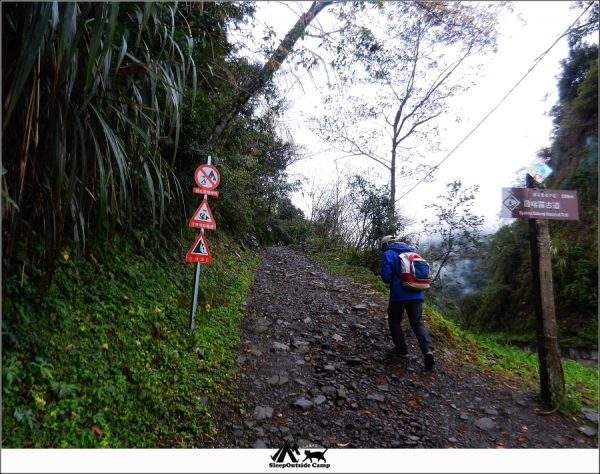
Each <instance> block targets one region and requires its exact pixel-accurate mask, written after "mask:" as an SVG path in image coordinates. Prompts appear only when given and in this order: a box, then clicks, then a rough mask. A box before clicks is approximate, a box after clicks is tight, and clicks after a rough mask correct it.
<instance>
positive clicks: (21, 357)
mask: <svg viewBox="0 0 600 474" xmlns="http://www.w3.org/2000/svg"><path fill="white" fill-rule="evenodd" d="M27 359H29V357H27V356H19V357H17V360H19V361H21V362H25V361H26V360H27Z"/></svg>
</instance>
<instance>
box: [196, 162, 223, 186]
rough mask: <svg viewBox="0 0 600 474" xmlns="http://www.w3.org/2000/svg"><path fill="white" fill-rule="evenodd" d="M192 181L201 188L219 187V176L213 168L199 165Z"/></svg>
mask: <svg viewBox="0 0 600 474" xmlns="http://www.w3.org/2000/svg"><path fill="white" fill-rule="evenodd" d="M194 179H195V180H196V184H197V185H198V186H200V187H201V188H205V189H214V188H216V187H217V186H218V185H219V182H220V181H221V176H220V175H219V172H218V171H217V168H215V167H214V166H211V165H200V166H198V168H197V169H196V172H195V173H194Z"/></svg>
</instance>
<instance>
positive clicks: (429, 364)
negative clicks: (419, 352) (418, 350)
mask: <svg viewBox="0 0 600 474" xmlns="http://www.w3.org/2000/svg"><path fill="white" fill-rule="evenodd" d="M434 364H435V360H434V359H433V353H432V352H431V351H430V352H427V353H426V354H425V367H427V368H429V367H432V366H433V365H434Z"/></svg>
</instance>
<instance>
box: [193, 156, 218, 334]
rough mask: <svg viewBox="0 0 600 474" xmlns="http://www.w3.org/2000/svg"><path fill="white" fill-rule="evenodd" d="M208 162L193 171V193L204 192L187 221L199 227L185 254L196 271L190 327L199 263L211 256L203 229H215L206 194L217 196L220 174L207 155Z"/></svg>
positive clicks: (196, 290)
mask: <svg viewBox="0 0 600 474" xmlns="http://www.w3.org/2000/svg"><path fill="white" fill-rule="evenodd" d="M207 161H208V162H207V163H206V164H205V165H200V166H198V168H197V169H196V172H195V173H194V180H195V181H196V184H197V185H198V187H197V188H193V190H192V191H193V192H194V194H204V199H203V200H202V202H201V203H200V206H199V207H198V209H197V210H196V212H195V213H194V215H193V216H192V218H191V219H190V222H189V226H190V227H195V228H198V229H200V232H199V233H198V237H197V238H196V240H195V241H194V243H193V244H192V246H191V247H190V249H189V250H188V253H187V254H186V256H185V261H186V262H192V263H196V273H195V276H194V297H193V299H192V314H191V316H190V329H194V328H195V327H196V306H197V304H198V285H199V283H200V264H201V263H204V264H210V263H211V262H212V257H211V255H210V250H209V249H208V242H207V241H206V238H205V237H204V229H212V230H214V229H216V228H217V224H216V222H215V219H214V218H213V215H212V211H211V210H210V207H209V205H208V196H214V197H217V196H219V192H218V191H215V188H216V187H217V186H218V185H219V183H220V182H221V176H220V175H219V172H218V171H217V169H216V168H215V167H214V166H212V165H211V164H210V163H211V157H210V156H209V157H208V160H207Z"/></svg>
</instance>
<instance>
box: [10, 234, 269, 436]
mask: <svg viewBox="0 0 600 474" xmlns="http://www.w3.org/2000/svg"><path fill="white" fill-rule="evenodd" d="M189 237H190V238H189V239H187V240H189V241H190V242H192V241H193V240H192V239H193V236H191V235H190V236H189ZM117 240H118V239H117ZM187 240H186V242H187ZM139 243H140V242H132V241H125V240H122V241H120V242H117V245H115V246H114V247H113V248H111V249H108V250H106V251H103V252H99V253H97V254H94V255H93V256H89V255H88V256H86V257H85V258H74V257H73V256H72V255H70V251H69V249H65V250H64V251H63V258H62V259H61V264H60V267H59V269H58V270H57V272H56V276H55V279H54V282H53V284H52V287H51V288H50V290H49V291H48V293H47V294H46V295H45V297H44V299H43V301H42V302H41V305H40V306H39V307H36V306H35V305H34V303H33V301H34V299H33V295H34V291H35V290H34V289H33V288H32V285H29V284H28V283H27V281H25V282H24V285H23V287H20V285H19V282H18V281H17V280H18V279H13V280H8V281H5V282H3V308H2V309H3V313H2V314H3V320H2V342H3V344H2V347H3V350H2V388H3V393H2V435H3V436H2V447H3V448H32V447H36V448H132V447H138V448H156V447H190V446H198V447H201V444H202V442H203V440H206V441H208V440H210V439H211V438H212V437H214V436H215V434H216V432H215V425H214V423H213V420H212V418H211V411H212V408H213V406H215V405H216V404H218V403H219V401H220V400H221V398H223V397H225V396H227V395H228V394H229V393H230V392H231V391H232V390H233V388H234V387H235V378H236V374H235V373H234V371H233V370H232V368H233V366H234V360H233V357H234V354H235V348H236V347H237V346H238V345H239V342H240V341H239V331H238V323H239V321H240V320H241V318H242V312H243V305H241V303H242V301H244V299H245V298H246V295H247V293H248V291H249V288H250V285H251V283H252V278H253V271H254V268H255V267H256V266H257V264H258V258H257V256H256V255H254V254H252V253H251V252H250V251H246V250H245V249H244V248H243V247H241V246H240V245H238V243H236V242H235V241H232V240H230V239H228V238H227V237H226V236H225V235H222V234H218V233H217V232H214V233H212V234H211V253H212V256H213V263H212V264H211V265H202V267H201V268H202V272H201V278H200V282H201V283H200V291H199V301H198V310H197V313H196V329H195V330H194V331H191V330H190V329H189V324H190V309H191V299H192V292H193V288H192V287H193V278H194V265H193V264H187V263H185V259H184V257H183V256H182V255H180V252H181V249H179V250H175V251H172V252H170V253H168V252H167V253H165V252H164V251H160V252H157V251H154V252H153V251H150V250H149V249H147V250H145V251H144V250H143V249H142V250H141V251H140V250H139ZM174 246H177V244H176V243H175V245H174ZM136 247H138V249H137V250H135V251H134V248H136ZM199 445H200V446H199Z"/></svg>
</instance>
